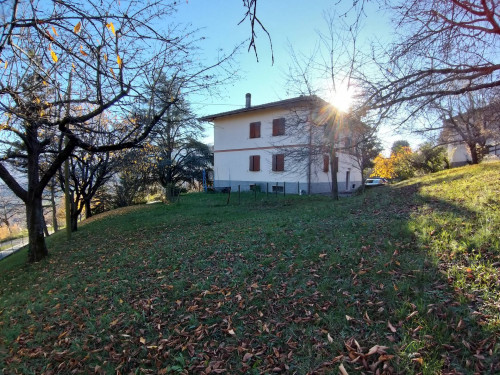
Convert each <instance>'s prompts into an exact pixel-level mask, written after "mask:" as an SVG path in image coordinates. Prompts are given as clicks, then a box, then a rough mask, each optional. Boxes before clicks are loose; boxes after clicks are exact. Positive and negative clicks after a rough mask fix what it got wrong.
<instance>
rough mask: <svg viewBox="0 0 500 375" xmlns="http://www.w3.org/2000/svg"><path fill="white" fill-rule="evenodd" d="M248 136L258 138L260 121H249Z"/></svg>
mask: <svg viewBox="0 0 500 375" xmlns="http://www.w3.org/2000/svg"><path fill="white" fill-rule="evenodd" d="M250 138H260V121H258V122H251V123H250Z"/></svg>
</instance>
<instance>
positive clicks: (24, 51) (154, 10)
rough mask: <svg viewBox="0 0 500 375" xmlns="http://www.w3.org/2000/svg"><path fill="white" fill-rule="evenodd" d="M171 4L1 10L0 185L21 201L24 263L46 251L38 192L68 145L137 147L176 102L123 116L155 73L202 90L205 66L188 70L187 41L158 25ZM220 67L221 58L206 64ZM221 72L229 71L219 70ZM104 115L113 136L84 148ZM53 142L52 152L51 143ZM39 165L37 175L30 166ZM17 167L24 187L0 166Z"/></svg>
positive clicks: (26, 5)
mask: <svg viewBox="0 0 500 375" xmlns="http://www.w3.org/2000/svg"><path fill="white" fill-rule="evenodd" d="M174 4H175V3H168V2H165V1H154V0H151V1H145V2H119V1H118V2H117V1H114V0H108V1H106V0H105V1H99V2H95V3H94V2H83V3H82V2H76V1H70V0H69V1H64V2H61V1H55V0H54V1H50V2H46V3H44V4H43V6H42V5H41V4H38V5H39V6H35V4H33V3H32V2H28V1H12V2H11V3H10V5H7V4H4V5H2V10H3V12H2V14H1V15H0V17H1V18H0V28H1V29H2V34H1V37H0V56H1V59H2V62H1V63H2V72H1V77H0V79H1V80H0V116H1V131H0V142H1V147H0V152H1V157H0V178H2V179H3V181H4V182H5V183H6V185H7V186H8V187H9V188H10V189H11V190H12V191H13V192H14V193H15V194H16V195H17V196H18V197H19V198H20V199H21V200H22V201H23V202H24V204H25V206H26V216H27V226H28V231H29V250H28V254H29V255H28V258H29V261H32V262H33V261H38V260H40V259H42V258H43V257H45V256H46V255H47V254H48V251H47V247H46V245H45V239H44V233H43V211H42V193H43V190H44V188H45V187H46V186H47V184H48V183H49V182H50V180H51V179H52V177H53V176H54V174H55V173H56V172H57V171H58V170H59V168H60V167H61V165H62V164H63V163H64V161H65V160H66V159H67V158H68V157H69V156H70V155H71V154H72V153H73V152H74V150H75V149H76V148H80V149H83V150H86V151H88V152H94V153H97V152H108V151H114V150H120V149H124V148H128V147H133V146H135V145H137V144H139V143H140V142H141V141H143V140H144V139H145V138H146V137H147V135H148V134H149V133H150V132H151V130H152V129H153V128H154V126H155V125H156V123H157V122H158V120H159V119H160V118H161V117H162V116H163V115H164V114H165V112H166V111H167V110H168V109H169V108H170V107H171V106H172V105H173V104H174V103H176V101H177V93H176V92H174V93H172V97H171V100H170V101H168V102H166V103H164V105H163V106H161V107H153V106H150V107H149V108H148V112H147V115H146V116H141V117H140V118H138V117H137V116H136V114H135V113H133V112H132V108H134V106H133V105H134V104H135V103H137V102H138V101H142V102H146V103H150V101H149V100H148V98H150V97H151V93H150V92H149V91H148V90H145V87H146V86H150V87H154V85H155V83H156V82H157V80H158V79H159V77H161V76H168V77H175V78H176V80H177V81H178V82H180V84H179V85H178V86H177V87H178V88H179V89H180V88H182V90H183V92H184V93H189V92H192V91H195V90H198V89H200V88H206V87H210V86H211V83H212V84H213V83H214V81H215V76H214V71H211V72H212V73H209V72H210V70H209V68H210V67H207V66H199V65H198V64H197V63H195V59H194V57H193V51H192V47H193V46H194V43H195V39H194V37H193V35H192V33H190V32H189V31H188V30H183V29H182V28H180V27H178V26H175V25H170V26H169V27H165V26H162V25H164V24H165V22H167V21H166V20H168V19H169V16H170V15H171V14H172V12H173V11H174ZM225 61H227V57H221V58H220V59H219V60H218V61H215V62H214V64H213V65H212V67H215V66H219V65H220V64H221V63H223V62H225ZM228 73H231V72H229V71H228ZM103 113H106V115H107V116H108V117H109V118H113V119H114V120H115V121H113V124H112V125H110V126H109V127H107V128H106V129H104V130H102V129H99V130H98V132H102V131H104V132H106V133H107V134H110V135H113V137H114V138H113V141H112V142H111V143H108V144H94V143H93V141H92V139H93V136H92V135H93V134H96V129H94V128H93V127H92V126H91V125H89V120H91V119H93V118H95V117H97V116H99V115H101V114H103ZM58 144H62V145H63V147H62V148H61V149H57V145H58ZM41 159H44V162H45V163H46V165H45V167H44V168H43V170H41V169H40V160H41ZM20 161H21V162H23V163H25V165H26V170H27V173H26V176H27V181H26V182H25V181H24V180H22V179H20V178H19V176H18V175H17V174H14V173H12V172H11V171H12V168H11V167H9V166H8V164H9V163H12V164H15V163H18V162H20Z"/></svg>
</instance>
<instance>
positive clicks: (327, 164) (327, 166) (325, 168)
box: [323, 155, 330, 173]
mask: <svg viewBox="0 0 500 375" xmlns="http://www.w3.org/2000/svg"><path fill="white" fill-rule="evenodd" d="M329 170H330V158H329V157H328V155H323V172H327V173H328V171H329Z"/></svg>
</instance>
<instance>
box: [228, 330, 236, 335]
mask: <svg viewBox="0 0 500 375" xmlns="http://www.w3.org/2000/svg"><path fill="white" fill-rule="evenodd" d="M227 333H229V334H230V335H236V333H235V332H234V330H233V329H228V330H227Z"/></svg>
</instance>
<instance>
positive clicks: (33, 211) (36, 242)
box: [26, 196, 49, 262]
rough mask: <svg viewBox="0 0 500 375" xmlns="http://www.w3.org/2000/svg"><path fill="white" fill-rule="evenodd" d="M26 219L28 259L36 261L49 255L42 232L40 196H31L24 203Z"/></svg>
mask: <svg viewBox="0 0 500 375" xmlns="http://www.w3.org/2000/svg"><path fill="white" fill-rule="evenodd" d="M26 219H27V225H28V238H29V246H28V261H29V262H38V261H40V260H42V258H44V257H46V256H47V255H49V252H48V250H47V246H46V245H45V237H44V234H43V208H42V197H41V196H40V197H32V198H31V199H30V200H29V201H28V202H27V203H26Z"/></svg>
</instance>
